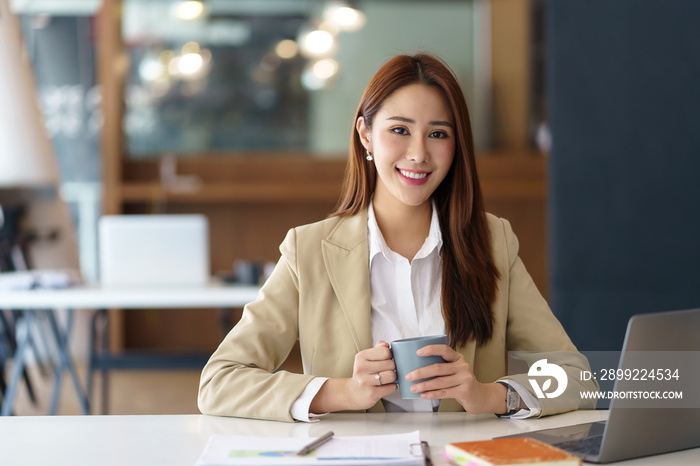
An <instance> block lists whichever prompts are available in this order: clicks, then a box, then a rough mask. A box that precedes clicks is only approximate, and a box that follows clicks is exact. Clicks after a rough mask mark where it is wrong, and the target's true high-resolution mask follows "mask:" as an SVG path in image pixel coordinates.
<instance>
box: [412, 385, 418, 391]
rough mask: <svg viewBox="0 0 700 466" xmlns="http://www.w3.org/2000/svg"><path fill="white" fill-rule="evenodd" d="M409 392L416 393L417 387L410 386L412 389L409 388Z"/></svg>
mask: <svg viewBox="0 0 700 466" xmlns="http://www.w3.org/2000/svg"><path fill="white" fill-rule="evenodd" d="M411 391H412V392H413V393H415V392H417V391H418V387H416V386H415V385H414V386H412V387H411Z"/></svg>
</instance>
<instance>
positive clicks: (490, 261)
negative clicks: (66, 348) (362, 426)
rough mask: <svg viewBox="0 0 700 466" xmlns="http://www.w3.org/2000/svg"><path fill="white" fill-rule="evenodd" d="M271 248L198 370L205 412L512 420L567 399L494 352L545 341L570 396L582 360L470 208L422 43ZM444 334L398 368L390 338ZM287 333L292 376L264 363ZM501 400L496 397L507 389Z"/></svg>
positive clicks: (446, 94) (451, 96)
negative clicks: (236, 316) (331, 197)
mask: <svg viewBox="0 0 700 466" xmlns="http://www.w3.org/2000/svg"><path fill="white" fill-rule="evenodd" d="M280 251H281V253H282V257H281V259H280V261H279V263H278V264H277V267H276V268H275V270H274V272H273V273H272V275H271V276H270V278H269V279H268V281H267V282H266V283H265V285H264V286H263V287H262V290H261V291H260V295H259V297H258V299H257V300H256V301H255V302H253V303H251V304H249V305H248V306H246V308H245V310H244V312H243V316H242V318H241V320H240V322H239V323H238V324H237V325H236V326H235V328H234V329H233V330H231V332H230V333H229V335H228V336H227V337H226V338H225V339H224V341H223V342H222V343H221V345H220V347H219V348H218V349H217V351H216V352H215V353H214V355H213V356H212V357H211V359H210V360H209V362H208V363H207V365H206V367H205V368H204V370H203V372H202V379H201V383H200V390H199V407H200V410H201V411H202V412H203V413H205V414H215V415H225V416H239V417H252V418H261V419H275V420H286V421H292V420H304V421H305V420H309V416H314V415H316V414H322V413H327V412H332V411H340V410H375V411H377V410H378V411H381V410H392V411H401V410H410V411H415V410H417V411H431V410H433V409H437V408H438V406H439V409H440V410H441V411H457V410H466V411H468V412H470V413H483V412H492V413H496V414H499V415H504V414H507V415H515V416H517V417H530V416H539V415H543V414H553V413H556V412H562V411H567V410H571V409H576V408H578V407H581V406H583V405H584V403H583V402H581V401H580V400H573V399H571V397H570V396H563V397H561V398H559V399H558V400H550V399H542V400H539V399H537V398H536V397H535V395H534V392H532V390H531V388H533V387H531V385H530V383H528V379H527V374H521V375H516V376H508V372H507V355H508V351H529V352H538V353H536V354H537V355H538V356H537V358H538V359H541V358H539V355H541V352H544V351H557V352H562V351H563V353H557V354H560V355H562V354H563V355H565V356H564V357H563V358H560V359H558V360H557V362H558V363H559V364H560V365H561V366H562V367H563V369H564V370H565V371H566V372H567V374H569V390H570V393H574V390H576V393H578V389H579V388H581V389H595V382H588V386H586V385H585V382H580V381H577V380H575V377H573V376H574V375H575V374H578V373H579V371H580V370H583V369H587V368H588V365H587V362H586V361H585V358H583V357H582V356H581V355H580V354H579V353H577V352H576V349H575V347H574V346H573V344H572V343H571V341H570V340H569V338H568V336H567V335H566V332H565V331H564V329H563V328H562V327H561V325H560V324H559V322H558V321H557V320H556V318H555V317H554V316H553V315H552V313H551V311H550V310H549V307H548V306H547V304H546V302H545V301H544V299H543V298H542V296H541V295H540V294H539V292H538V291H537V289H536V287H535V285H534V283H533V282H532V279H531V278H530V276H529V275H528V273H527V271H526V270H525V268H524V266H523V264H522V262H521V261H520V259H519V258H518V255H517V251H518V242H517V239H516V237H515V235H514V234H513V232H512V230H511V228H510V225H509V224H508V222H507V221H505V220H502V219H498V218H496V217H494V216H491V215H489V214H486V213H485V212H484V208H483V203H482V198H481V191H480V188H479V181H478V178H477V173H476V168H475V163H474V148H473V143H472V136H471V128H470V122H469V114H468V111H467V106H466V102H465V100H464V96H463V94H462V91H461V89H460V87H459V85H458V83H457V80H456V79H455V77H454V76H453V74H452V73H451V72H450V71H449V69H448V68H447V66H445V65H444V64H443V63H442V62H441V61H440V60H439V59H437V58H435V57H433V56H430V55H416V56H406V55H403V56H398V57H395V58H393V59H392V60H390V61H389V62H387V63H386V64H385V65H384V66H383V67H382V68H381V69H380V70H379V71H378V72H377V74H376V75H375V76H374V77H373V78H372V80H371V82H370V83H369V85H368V86H367V89H366V90H365V93H364V95H363V97H362V100H361V102H360V105H359V107H358V110H357V114H356V118H355V131H354V132H353V136H352V140H351V150H350V159H349V162H348V168H347V172H346V180H345V186H344V190H343V194H342V198H341V201H340V204H339V207H338V209H337V210H336V212H335V213H334V214H332V215H331V216H330V217H329V218H328V219H326V220H324V221H321V222H318V223H315V224H312V225H305V226H302V227H298V228H294V229H292V230H290V232H289V233H288V235H287V237H286V239H285V240H284V242H283V243H282V245H281V246H280ZM445 333H446V334H447V335H448V337H449V346H447V345H431V346H427V347H425V348H423V349H422V350H421V351H423V355H439V356H442V357H443V358H444V359H445V361H446V363H444V364H436V365H432V366H428V367H426V368H423V369H419V370H416V371H414V372H412V373H410V374H408V376H407V377H410V378H411V379H412V380H419V379H423V378H426V377H433V376H435V378H433V379H432V380H429V381H425V382H422V383H420V384H416V391H417V392H419V393H421V399H420V400H402V399H401V398H400V397H399V395H398V392H397V390H396V384H395V381H396V373H395V372H394V363H393V360H392V359H391V353H390V350H389V344H388V343H387V341H392V340H395V339H400V338H407V337H412V336H418V335H434V334H445ZM297 340H299V345H300V349H301V355H302V363H303V368H304V373H303V374H293V373H289V372H286V371H278V372H273V371H275V370H276V369H277V368H278V367H279V366H280V365H281V364H282V363H283V362H284V360H285V359H286V358H287V356H288V354H289V352H290V351H291V349H292V347H293V345H294V343H295V342H296V341H297ZM507 400H508V401H507Z"/></svg>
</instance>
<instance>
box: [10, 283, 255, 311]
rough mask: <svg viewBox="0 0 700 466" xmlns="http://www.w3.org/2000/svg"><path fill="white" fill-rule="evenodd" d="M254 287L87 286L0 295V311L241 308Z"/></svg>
mask: <svg viewBox="0 0 700 466" xmlns="http://www.w3.org/2000/svg"><path fill="white" fill-rule="evenodd" d="M259 290H260V288H258V287H257V286H238V285H222V284H221V283H219V282H216V281H212V282H211V283H209V284H208V285H206V286H164V285H159V286H120V287H100V286H86V287H76V288H64V289H58V290H22V291H0V309H173V308H177V309H184V308H206V307H228V308H233V307H243V306H245V305H246V304H248V303H249V302H251V301H254V300H255V298H257V296H258V291H259Z"/></svg>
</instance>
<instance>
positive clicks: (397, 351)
mask: <svg viewBox="0 0 700 466" xmlns="http://www.w3.org/2000/svg"><path fill="white" fill-rule="evenodd" d="M446 344H447V335H433V336H429V337H415V338H406V339H403V340H396V341H392V342H391V343H390V345H391V348H390V349H391V356H392V358H393V359H394V363H395V364H396V382H397V383H398V384H399V391H400V392H401V398H406V399H407V398H420V393H413V392H412V391H411V386H412V385H413V384H414V383H418V382H423V381H425V380H430V379H431V378H432V377H430V378H427V379H422V380H415V381H413V382H409V381H408V380H406V374H408V373H409V372H412V371H414V370H416V369H419V368H421V367H425V366H430V365H431V364H436V363H441V362H445V360H444V359H442V358H441V357H440V356H418V355H417V354H416V351H418V350H419V349H421V348H423V347H424V346H428V345H446Z"/></svg>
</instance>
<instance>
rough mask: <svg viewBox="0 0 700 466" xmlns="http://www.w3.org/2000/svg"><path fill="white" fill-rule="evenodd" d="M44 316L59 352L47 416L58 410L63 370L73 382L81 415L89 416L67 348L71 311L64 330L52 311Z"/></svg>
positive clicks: (71, 319) (71, 320) (70, 310)
mask: <svg viewBox="0 0 700 466" xmlns="http://www.w3.org/2000/svg"><path fill="white" fill-rule="evenodd" d="M46 315H47V316H48V318H49V323H50V324H51V330H52V332H53V335H54V337H55V338H56V342H57V343H58V352H59V364H58V365H57V367H58V369H57V370H56V371H54V373H55V385H54V390H53V393H52V395H51V407H50V409H49V414H50V415H54V414H56V411H57V408H58V395H59V394H60V391H61V380H62V377H63V371H64V370H67V371H68V375H69V376H70V378H71V381H72V382H73V388H74V389H75V394H76V396H77V397H78V403H79V404H80V408H81V410H82V412H83V414H90V406H89V402H88V398H87V395H85V392H83V389H82V387H81V386H80V381H79V380H78V374H77V373H76V372H75V365H74V364H73V360H72V359H71V357H70V351H69V348H68V342H69V337H70V332H71V328H72V326H73V310H72V309H69V310H68V319H67V321H66V326H65V329H64V330H61V328H60V327H59V325H58V321H57V319H56V315H55V313H54V311H53V310H48V311H46Z"/></svg>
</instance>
